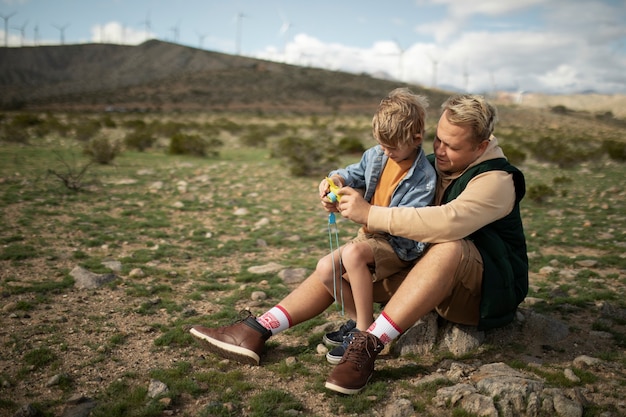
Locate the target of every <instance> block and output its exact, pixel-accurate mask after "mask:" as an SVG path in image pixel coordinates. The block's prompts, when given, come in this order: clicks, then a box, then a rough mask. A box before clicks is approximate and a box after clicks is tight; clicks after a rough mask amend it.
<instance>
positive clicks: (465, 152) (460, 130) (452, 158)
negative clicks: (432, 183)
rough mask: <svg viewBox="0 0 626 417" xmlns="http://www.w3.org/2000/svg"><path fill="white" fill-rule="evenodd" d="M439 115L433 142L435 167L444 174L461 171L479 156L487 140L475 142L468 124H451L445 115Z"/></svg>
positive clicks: (485, 146)
mask: <svg viewBox="0 0 626 417" xmlns="http://www.w3.org/2000/svg"><path fill="white" fill-rule="evenodd" d="M446 113H447V110H446V111H445V112H444V113H443V114H442V115H441V118H440V119H439V123H438V124H437V135H436V136H435V141H434V142H433V149H434V152H435V157H436V163H437V168H439V170H440V171H442V172H443V173H445V174H454V173H457V172H461V171H463V170H464V169H465V168H467V167H468V166H469V165H470V164H471V163H472V162H474V161H475V160H476V159H478V157H480V156H481V155H482V154H483V152H484V151H485V149H486V148H487V145H488V144H489V142H488V141H483V142H481V143H480V144H478V145H477V144H476V143H475V141H474V140H473V138H472V129H471V128H470V127H468V126H457V125H453V124H452V123H450V122H449V121H448V118H447V116H446Z"/></svg>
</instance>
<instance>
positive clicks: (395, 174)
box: [190, 88, 436, 365]
mask: <svg viewBox="0 0 626 417" xmlns="http://www.w3.org/2000/svg"><path fill="white" fill-rule="evenodd" d="M426 107H427V101H426V99H425V98H424V97H422V96H418V95H415V94H413V93H411V92H410V91H409V90H408V89H405V88H399V89H395V90H393V91H392V92H391V93H389V95H388V96H387V97H385V98H384V99H383V100H382V101H381V102H380V105H379V107H378V110H377V111H376V113H375V115H374V117H373V119H372V132H373V135H374V138H375V139H376V141H377V142H378V145H377V146H374V147H372V148H370V149H368V150H367V151H365V153H364V154H363V156H362V158H361V161H360V162H359V163H357V164H353V165H350V166H348V167H346V168H345V169H339V170H336V171H333V172H331V173H330V174H329V175H330V178H331V179H332V180H333V182H335V185H337V186H341V187H351V188H355V189H358V190H362V191H363V192H364V198H365V199H366V200H367V201H368V202H370V203H371V204H373V205H378V206H384V207H395V206H410V207H424V206H427V205H429V204H431V202H432V200H433V197H434V195H435V186H436V174H435V170H434V168H433V167H432V165H431V164H430V163H429V162H428V160H427V159H426V156H425V154H424V151H423V150H422V146H421V145H422V141H423V140H424V134H425V121H424V119H425V116H426ZM348 189H349V188H343V190H348ZM329 190H330V189H329V183H328V181H327V180H326V179H324V180H322V182H321V183H320V185H319V193H320V198H321V201H322V205H323V206H324V208H325V209H326V210H327V211H329V212H336V211H338V210H337V203H333V202H332V201H331V200H330V199H329V198H328V192H329ZM341 192H342V190H341V189H340V190H339V191H338V194H339V195H338V198H339V199H340V198H341ZM424 250H425V244H423V243H420V242H416V241H413V240H410V239H405V238H400V237H397V236H391V235H389V234H385V233H370V232H369V231H368V230H367V229H366V228H361V229H360V230H359V233H358V236H357V237H356V238H355V239H354V240H353V241H352V242H350V243H348V244H346V245H343V246H342V247H340V248H339V249H337V250H335V251H334V253H333V254H329V255H327V256H325V257H324V258H322V259H321V260H320V261H319V262H318V264H317V267H316V269H315V271H314V272H313V273H312V274H311V276H310V277H309V278H310V279H307V281H306V282H307V285H315V284H314V283H313V280H314V278H313V277H317V279H318V280H319V282H322V283H323V284H324V287H325V289H326V290H327V291H328V293H329V294H330V297H329V298H331V297H334V296H335V295H336V294H337V291H336V288H341V290H340V291H341V294H342V297H341V300H338V301H339V302H341V303H343V305H344V309H345V311H346V314H347V315H348V316H349V317H351V318H353V319H356V321H354V320H351V321H349V322H348V323H347V324H346V325H343V326H341V328H340V329H339V331H336V332H332V333H327V334H326V335H325V336H324V341H325V342H326V343H328V344H332V345H334V346H335V347H334V348H333V349H332V350H331V351H330V352H328V354H327V355H326V357H327V360H328V361H329V362H330V363H338V362H339V361H340V360H341V357H342V356H343V353H344V351H345V349H346V348H347V346H348V343H349V341H350V339H351V336H352V334H353V333H351V331H352V332H358V330H357V329H363V330H366V329H368V328H369V327H370V324H372V322H373V282H377V281H380V280H383V279H385V278H387V277H389V276H391V275H393V274H394V273H396V272H399V271H400V270H402V269H407V270H408V269H410V268H411V267H412V266H413V264H414V263H415V261H416V260H417V259H418V258H419V257H420V256H421V255H422V253H423V252H424ZM333 263H334V265H333ZM337 280H338V281H339V282H337ZM344 280H345V282H344ZM300 291H301V292H306V288H304V287H302V288H300ZM353 300H354V301H353ZM319 302H320V304H322V303H324V301H323V300H320V301H319ZM307 314H308V313H307ZM299 322H301V320H300V318H299V317H293V316H292V315H290V314H289V312H288V311H287V310H285V309H284V308H283V306H282V305H281V304H277V305H276V306H274V307H272V308H271V309H270V310H268V311H266V312H265V313H264V314H263V315H261V316H259V317H253V316H251V315H250V316H249V317H247V318H245V319H242V320H241V321H240V322H239V324H237V325H235V326H234V327H232V328H231V327H222V328H219V329H211V328H207V327H204V326H200V325H198V326H194V327H193V328H192V329H191V330H190V332H191V334H192V335H193V336H194V337H196V338H198V339H199V340H201V341H203V342H205V344H206V345H207V347H208V348H209V349H211V350H214V351H216V352H219V353H220V354H222V355H224V356H226V357H232V358H234V359H236V360H238V361H240V362H244V363H250V364H256V365H258V364H259V362H260V356H259V351H260V349H261V348H262V344H263V343H264V342H265V340H267V339H268V338H269V337H271V336H273V335H276V334H278V333H280V332H282V331H284V330H286V329H288V328H290V327H291V326H293V325H295V324H297V323H299ZM241 326H243V327H241ZM355 326H356V328H355ZM233 329H234V332H233V333H231V331H232V330H233ZM242 329H243V330H244V332H245V331H250V329H254V330H252V332H258V334H260V335H261V337H259V338H258V340H257V339H255V340H254V341H253V342H252V344H253V345H254V346H249V345H248V341H247V339H243V341H239V340H238V338H239V336H241V335H242V334H243V333H241V330H242Z"/></svg>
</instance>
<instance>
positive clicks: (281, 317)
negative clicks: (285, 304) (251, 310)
mask: <svg viewBox="0 0 626 417" xmlns="http://www.w3.org/2000/svg"><path fill="white" fill-rule="evenodd" d="M256 321H258V322H259V323H260V324H261V326H263V327H265V328H266V329H268V330H270V331H271V332H272V336H273V335H275V334H278V333H280V332H282V331H283V330H287V329H288V328H290V327H291V317H289V313H287V310H285V309H284V308H282V307H281V306H275V307H272V308H271V309H270V310H269V311H268V312H266V313H264V314H263V315H262V316H259V317H257V319H256Z"/></svg>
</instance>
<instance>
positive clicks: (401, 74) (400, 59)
mask: <svg viewBox="0 0 626 417" xmlns="http://www.w3.org/2000/svg"><path fill="white" fill-rule="evenodd" d="M393 42H394V43H395V44H396V47H397V48H398V80H400V81H402V79H403V78H404V64H403V61H404V53H405V52H406V49H404V48H403V47H402V45H400V42H398V40H397V39H394V40H393Z"/></svg>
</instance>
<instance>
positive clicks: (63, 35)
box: [52, 23, 70, 45]
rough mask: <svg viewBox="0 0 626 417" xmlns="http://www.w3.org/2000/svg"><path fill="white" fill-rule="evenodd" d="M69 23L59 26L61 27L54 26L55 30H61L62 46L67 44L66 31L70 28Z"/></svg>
mask: <svg viewBox="0 0 626 417" xmlns="http://www.w3.org/2000/svg"><path fill="white" fill-rule="evenodd" d="M69 25H70V24H69V23H66V24H65V25H63V26H59V25H52V26H54V27H55V28H57V29H58V30H59V33H60V36H61V45H64V44H65V29H67V27H68V26H69Z"/></svg>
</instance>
